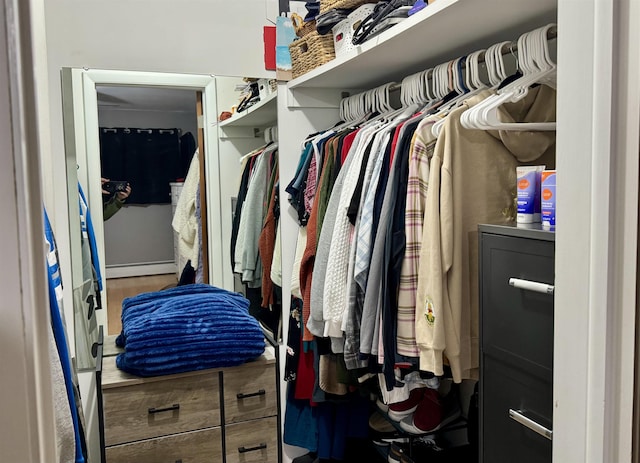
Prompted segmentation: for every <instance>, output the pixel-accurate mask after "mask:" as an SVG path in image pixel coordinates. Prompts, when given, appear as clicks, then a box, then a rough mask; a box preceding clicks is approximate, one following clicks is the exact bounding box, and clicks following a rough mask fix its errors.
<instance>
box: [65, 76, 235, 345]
mask: <svg viewBox="0 0 640 463" xmlns="http://www.w3.org/2000/svg"><path fill="white" fill-rule="evenodd" d="M62 81H63V100H64V103H63V106H64V110H65V114H69V115H72V116H73V117H72V118H70V119H71V120H70V121H67V120H65V123H64V128H65V145H66V146H65V151H66V162H67V188H68V198H69V200H70V204H73V202H72V201H73V200H72V198H76V199H75V201H76V202H77V195H78V190H77V183H78V181H80V183H81V184H82V185H83V188H84V189H85V193H86V195H87V196H88V201H89V208H90V210H91V215H92V218H93V221H94V224H96V225H97V226H96V227H95V237H96V244H97V248H98V256H99V259H100V271H101V274H102V275H103V278H106V266H105V247H104V228H103V226H102V225H103V223H104V220H103V216H102V194H101V191H100V182H98V181H90V179H91V180H93V179H98V178H100V155H99V153H100V141H99V123H98V99H97V91H96V86H100V85H109V86H117V85H121V86H127V87H135V86H140V87H158V88H167V89H170V88H173V89H187V90H195V91H200V92H202V103H203V116H202V119H199V120H198V129H201V128H203V129H204V151H205V156H206V162H205V173H204V176H205V183H206V193H205V194H206V196H205V197H206V201H207V209H208V213H207V228H208V236H207V244H208V249H209V252H208V264H209V283H210V284H212V285H215V286H219V287H224V268H225V267H224V265H223V260H222V255H223V252H222V246H223V242H222V223H221V220H222V218H221V199H220V196H221V193H220V186H219V178H220V162H219V155H218V134H217V104H216V79H215V76H214V75H200V74H174V73H160V72H141V71H114V70H102V69H78V68H63V70H62ZM65 93H68V95H72V99H71V101H69V99H68V98H64V94H65ZM72 134H73V136H72ZM69 221H70V224H72V223H78V224H79V223H80V222H79V221H80V218H79V211H78V210H77V207H76V208H73V207H70V210H69ZM69 232H70V239H71V243H77V242H79V239H80V229H79V227H74V226H71V225H70V230H69ZM71 259H72V272H73V275H72V279H73V281H74V282H77V281H80V280H81V278H80V279H78V278H77V277H78V276H79V275H77V274H76V272H81V269H82V265H81V256H78V250H77V249H75V248H74V246H73V245H72V246H71ZM78 259H79V260H78ZM105 287H106V285H105ZM102 300H103V308H104V310H102V311H97V312H96V317H97V323H98V325H103V326H105V327H107V328H108V320H107V316H106V307H107V297H106V290H104V291H103V294H102ZM74 334H75V333H74ZM74 341H75V339H74ZM73 344H74V350H75V342H74V343H73Z"/></svg>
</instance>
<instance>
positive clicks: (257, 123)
mask: <svg viewBox="0 0 640 463" xmlns="http://www.w3.org/2000/svg"><path fill="white" fill-rule="evenodd" d="M277 96H278V94H277V92H273V93H271V94H270V95H267V97H266V98H264V99H263V100H260V101H259V102H257V103H256V104H254V105H253V106H249V107H248V108H247V109H245V110H244V111H242V112H240V113H235V114H234V115H233V116H231V117H230V118H229V119H226V120H224V121H222V122H219V123H218V126H219V127H221V128H225V127H262V126H267V125H272V124H274V123H275V121H276V120H277Z"/></svg>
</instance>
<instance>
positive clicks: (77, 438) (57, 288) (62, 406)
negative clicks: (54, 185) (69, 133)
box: [44, 211, 86, 463]
mask: <svg viewBox="0 0 640 463" xmlns="http://www.w3.org/2000/svg"><path fill="white" fill-rule="evenodd" d="M44 226H45V229H44V238H45V242H46V244H47V256H46V257H47V280H48V287H49V312H50V316H51V328H52V332H53V337H54V340H55V345H56V351H57V357H58V358H59V360H60V368H61V370H62V375H63V377H64V385H65V389H66V403H64V401H63V400H62V399H61V397H60V396H58V395H56V396H55V403H54V405H55V415H56V420H57V421H61V420H64V419H65V417H66V416H67V410H69V413H70V416H71V426H72V429H73V435H74V438H73V441H74V442H73V444H74V451H73V452H72V451H71V449H70V448H69V447H68V446H69V445H70V443H71V442H70V441H71V436H70V429H69V424H68V423H64V422H63V424H62V427H61V428H60V430H59V432H60V435H57V437H58V439H60V440H59V445H61V446H63V447H64V454H65V455H67V456H68V455H69V454H71V453H73V455H74V459H73V460H71V461H75V462H76V463H84V461H85V454H86V443H83V440H84V439H83V436H84V431H83V430H82V429H81V420H80V417H79V412H82V407H81V406H80V407H78V403H79V400H78V399H79V396H77V394H78V393H77V390H76V389H75V387H74V379H73V376H74V371H73V368H74V367H73V364H72V362H71V357H70V354H69V344H68V340H67V339H68V337H67V334H66V329H65V322H64V309H63V306H62V279H61V277H60V267H59V264H58V256H57V247H56V242H55V237H54V235H53V229H52V228H51V223H50V222H49V217H48V215H47V212H46V211H44ZM53 360H55V358H54V359H53ZM56 371H59V370H58V369H57V365H54V368H53V372H54V373H55V372H56Z"/></svg>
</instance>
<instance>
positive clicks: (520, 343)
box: [480, 233, 554, 381]
mask: <svg viewBox="0 0 640 463" xmlns="http://www.w3.org/2000/svg"><path fill="white" fill-rule="evenodd" d="M481 259H482V260H481V273H480V275H481V281H480V298H481V311H482V313H481V323H482V326H481V333H482V335H481V349H482V353H483V355H488V356H491V357H494V358H496V359H498V360H501V361H504V362H507V363H509V364H511V365H513V366H519V367H521V368H523V369H525V370H526V371H528V372H529V373H531V374H534V375H537V376H540V377H542V378H544V379H546V380H549V381H551V379H552V369H553V295H548V294H541V293H537V292H533V291H528V290H523V289H517V288H514V287H512V286H509V279H510V278H520V279H523V280H530V281H536V282H540V283H546V284H551V285H553V283H554V243H553V242H552V241H539V240H532V239H526V238H514V237H507V236H498V235H493V234H486V233H485V234H482V236H481Z"/></svg>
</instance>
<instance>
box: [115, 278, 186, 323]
mask: <svg viewBox="0 0 640 463" xmlns="http://www.w3.org/2000/svg"><path fill="white" fill-rule="evenodd" d="M177 283H178V278H177V277H176V275H175V274H174V273H170V274H167V275H149V276H143V277H130V278H110V279H108V280H107V303H108V306H107V318H108V320H109V334H118V333H120V330H122V323H121V321H120V314H121V312H122V301H123V299H125V298H127V297H132V296H136V295H137V294H140V293H148V292H150V291H158V290H161V289H162V288H165V287H167V286H169V285H175V284H177Z"/></svg>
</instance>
